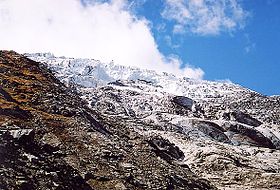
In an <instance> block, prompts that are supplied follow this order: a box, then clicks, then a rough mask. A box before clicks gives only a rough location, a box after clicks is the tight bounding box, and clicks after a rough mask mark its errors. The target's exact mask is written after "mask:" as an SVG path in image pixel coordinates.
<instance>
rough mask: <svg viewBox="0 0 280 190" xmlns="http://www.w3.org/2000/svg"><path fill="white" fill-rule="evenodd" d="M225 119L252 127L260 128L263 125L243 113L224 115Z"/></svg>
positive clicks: (235, 112) (236, 112)
mask: <svg viewBox="0 0 280 190" xmlns="http://www.w3.org/2000/svg"><path fill="white" fill-rule="evenodd" d="M223 118H225V119H228V120H229V119H231V118H232V119H233V120H235V121H237V122H240V123H243V124H247V125H251V126H254V127H258V126H260V125H261V124H262V122H260V121H259V120H257V119H255V118H253V117H251V116H250V115H249V114H246V113H243V112H242V111H234V112H230V113H224V114H223Z"/></svg>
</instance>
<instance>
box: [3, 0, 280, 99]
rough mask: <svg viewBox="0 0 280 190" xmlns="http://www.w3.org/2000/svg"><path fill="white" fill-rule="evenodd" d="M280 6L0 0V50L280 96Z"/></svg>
mask: <svg viewBox="0 0 280 190" xmlns="http://www.w3.org/2000/svg"><path fill="white" fill-rule="evenodd" d="M279 10H280V1H279V0H59V1H57V0H41V1H38V0H26V1H24V2H23V1H22V0H0V42H1V43H0V49H10V50H15V51H17V52H19V53H26V52H28V53H35V52H51V53H53V54H54V55H57V56H67V57H77V58H94V59H98V60H101V61H102V62H111V61H112V60H114V62H115V63H116V64H122V65H126V66H136V67H140V68H144V69H152V70H156V71H157V72H163V71H164V72H170V73H173V74H175V75H177V76H179V77H190V78H194V79H206V80H230V81H232V82H234V83H238V84H240V85H242V86H244V87H247V88H250V89H252V90H255V91H257V92H260V93H262V94H265V95H276V94H278V95H279V94H280V86H279V84H280V75H279V74H278V72H279V70H280V63H279V53H280V52H279V50H280V32H279V31H280V20H279V19H280V11H279Z"/></svg>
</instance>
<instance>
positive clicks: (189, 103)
mask: <svg viewBox="0 0 280 190" xmlns="http://www.w3.org/2000/svg"><path fill="white" fill-rule="evenodd" d="M172 101H173V102H174V103H175V104H178V105H180V106H182V107H184V108H186V109H189V110H192V108H193V105H194V101H193V100H192V99H190V98H187V97H185V96H175V97H174V98H173V99H172Z"/></svg>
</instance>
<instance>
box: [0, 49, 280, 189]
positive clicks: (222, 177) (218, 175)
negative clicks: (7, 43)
mask: <svg viewBox="0 0 280 190" xmlns="http://www.w3.org/2000/svg"><path fill="white" fill-rule="evenodd" d="M25 56H27V57H28V58H31V59H33V60H35V62H34V61H31V60H30V59H27V58H26V57H24V56H21V55H19V54H16V53H15V52H6V51H5V52H1V53H0V58H1V59H0V61H1V62H0V63H1V64H0V70H1V81H0V82H1V87H3V88H2V89H3V90H2V91H0V92H1V99H0V100H1V110H2V109H3V108H4V109H6V108H8V109H11V110H10V111H9V112H7V110H4V111H3V110H2V111H1V112H0V119H4V120H3V121H2V120H0V121H1V122H0V123H1V135H0V140H1V141H2V145H1V147H0V153H1V154H0V156H1V157H3V158H4V159H1V160H4V161H2V162H0V164H1V169H0V171H1V172H2V173H3V176H4V180H3V182H1V183H2V184H4V186H3V187H1V188H4V189H5V187H6V189H12V188H19V187H22V186H23V187H25V186H26V187H33V188H38V187H40V188H46V187H49V188H53V189H56V188H62V189H77V188H78V186H79V187H80V189H87V188H88V189H90V188H92V189H216V188H218V189H279V188H280V183H279V181H280V160H279V158H280V118H279V117H280V99H279V98H277V97H276V98H275V97H268V96H263V95H261V94H258V93H256V92H253V91H251V90H248V89H245V88H243V87H240V86H237V85H233V84H224V83H217V82H216V83H215V82H207V81H194V80H191V79H181V80H180V79H177V78H176V77H174V76H171V75H168V74H163V75H158V74H155V73H153V72H152V74H150V73H149V72H148V74H149V75H148V74H147V72H146V73H145V72H144V73H143V72H142V71H141V70H137V69H136V70H135V73H134V72H132V71H129V70H128V69H126V68H124V67H122V68H118V67H115V66H114V65H113V64H112V63H111V64H109V65H107V70H106V65H102V63H100V62H98V63H97V62H96V61H94V60H88V59H86V60H85V59H72V58H65V57H60V58H55V57H47V56H42V55H41V54H33V55H31V54H25ZM36 56H37V57H36ZM98 64H99V65H98ZM32 65H33V66H32ZM95 65H98V67H95ZM89 66H91V67H89ZM33 67H34V68H33ZM32 68H33V69H32ZM112 68H113V69H112ZM114 68H115V70H114ZM41 69H42V70H41ZM49 69H50V70H51V72H50V70H49ZM39 71H40V72H39ZM89 71H90V72H89ZM104 71H105V73H104ZM120 71H125V72H126V73H125V74H127V75H126V77H127V76H128V77H127V78H116V77H115V78H114V77H111V78H113V79H110V76H119V75H120V74H119V73H118V72H120ZM136 71H137V72H136ZM106 72H107V73H106ZM40 73H45V74H43V75H41V74H40ZM108 73H109V74H108ZM98 74H99V75H98ZM100 75H101V76H100ZM42 76H45V77H42ZM47 76H49V77H50V78H49V80H48V77H47ZM104 76H106V77H107V78H106V77H104ZM108 76H109V78H108ZM129 76H133V77H134V78H129ZM139 76H144V77H146V78H140V77H139ZM151 76H153V77H151ZM103 77H104V78H103ZM165 77H166V78H165ZM151 78H152V79H153V81H151V80H150V79H151ZM23 79H24V80H23ZM100 79H102V80H100ZM109 79H110V80H109ZM132 79H133V80H132ZM15 80H16V81H15ZM15 82H17V83H15ZM33 86H34V87H33ZM174 86H175V87H174ZM45 87H46V88H45ZM17 89H20V90H21V91H20V90H17ZM36 89H37V90H38V91H36ZM165 89H167V90H165ZM178 89H179V90H178ZM4 91H5V92H4ZM170 92H176V93H170ZM22 94H23V95H26V96H25V98H24V96H23V95H22ZM13 100H15V101H16V102H14V101H13ZM31 100H32V101H31ZM2 103H4V105H8V107H3V106H2V105H3V104H2ZM11 105H12V106H11ZM9 106H10V107H9ZM22 118H25V120H24V121H25V122H23V123H20V122H19V120H22ZM9 120H10V121H9ZM8 121H9V122H8ZM34 137H35V138H34ZM31 145H32V146H31ZM35 145H36V146H35ZM29 146H30V147H29ZM8 147H13V149H12V151H10V152H11V153H12V154H15V155H18V160H19V161H20V162H18V161H16V162H15V163H16V164H15V165H16V166H17V167H18V168H16V167H14V166H11V165H9V164H8V163H9V162H10V161H11V160H15V159H14V158H13V157H12V156H11V155H12V154H7V155H6V154H4V153H5V152H9V148H8ZM36 147H37V148H36ZM34 150H40V151H38V153H39V154H38V153H36V151H34ZM13 151H14V152H13ZM40 154H42V155H40ZM38 161H39V163H41V164H39V165H38V164H37V162H38ZM51 163H52V164H53V165H54V167H51V166H50V164H51ZM32 167H33V168H34V169H32ZM22 169H25V170H27V171H28V172H27V173H22ZM35 171H40V173H41V174H40V175H41V176H40V175H39V173H36V172H35ZM50 172H51V173H50ZM63 172H65V176H64V177H63V176H62V174H63ZM72 174H75V175H74V176H72ZM16 176H19V177H16ZM32 178H34V179H36V180H31V179H32ZM44 178H46V179H48V180H47V181H46V180H44ZM12 179H19V180H16V182H17V183H15V181H12ZM75 182H77V185H76V186H75ZM30 189H32V188H30Z"/></svg>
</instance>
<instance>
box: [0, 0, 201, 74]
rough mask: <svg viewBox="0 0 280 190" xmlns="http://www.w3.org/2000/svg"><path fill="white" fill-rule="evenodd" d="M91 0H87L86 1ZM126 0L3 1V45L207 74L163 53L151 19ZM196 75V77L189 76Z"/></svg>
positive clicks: (0, 2) (0, 17)
mask: <svg viewBox="0 0 280 190" xmlns="http://www.w3.org/2000/svg"><path fill="white" fill-rule="evenodd" d="M84 2H86V1H84ZM128 5H129V3H128V2H127V1H125V0H112V1H110V2H104V1H102V0H96V1H91V3H90V4H87V6H84V4H82V3H81V1H79V0H59V1H58V0H24V1H22V0H0V48H1V49H13V50H15V51H18V52H20V53H24V52H52V53H54V54H55V55H58V56H60V55H63V56H70V57H88V58H94V59H100V60H101V61H105V62H110V61H111V60H114V62H115V63H117V64H122V65H129V66H137V67H141V68H146V69H154V70H157V71H165V72H172V73H174V74H176V75H180V76H188V77H193V78H202V76H203V71H202V70H201V69H195V68H194V69H193V68H191V67H186V68H182V69H181V68H180V66H181V64H182V63H181V61H180V60H179V59H178V58H176V59H175V58H174V59H170V58H169V57H168V56H165V55H163V54H162V53H161V52H159V50H158V47H157V44H156V42H155V40H154V37H153V34H152V33H151V31H150V26H149V22H148V21H147V20H146V19H144V18H138V17H136V16H135V15H134V14H133V11H130V10H129V9H128ZM190 75H191V76H190Z"/></svg>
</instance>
